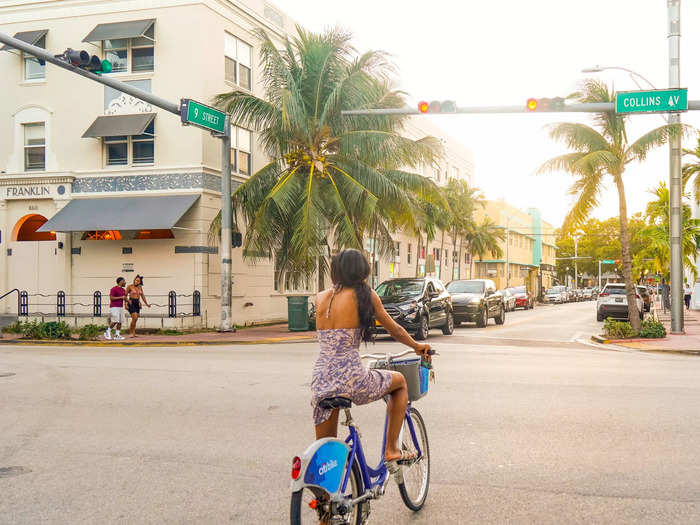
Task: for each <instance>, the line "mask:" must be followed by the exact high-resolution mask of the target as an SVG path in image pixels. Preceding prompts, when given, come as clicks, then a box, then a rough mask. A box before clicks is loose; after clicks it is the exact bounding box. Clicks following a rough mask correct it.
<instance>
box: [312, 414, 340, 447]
mask: <svg viewBox="0 0 700 525" xmlns="http://www.w3.org/2000/svg"><path fill="white" fill-rule="evenodd" d="M338 412H340V411H339V410H338V409H337V408H336V409H335V410H332V411H331V417H329V418H328V419H326V420H325V421H324V422H323V423H320V424H318V425H316V439H321V438H334V437H338Z"/></svg>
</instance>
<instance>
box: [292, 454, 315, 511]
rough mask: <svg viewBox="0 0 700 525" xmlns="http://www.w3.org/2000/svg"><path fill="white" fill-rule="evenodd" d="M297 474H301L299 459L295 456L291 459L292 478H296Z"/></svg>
mask: <svg viewBox="0 0 700 525" xmlns="http://www.w3.org/2000/svg"><path fill="white" fill-rule="evenodd" d="M299 474H301V459H299V457H298V456H297V457H295V458H294V459H293V460H292V479H297V478H298V477H299ZM314 501H315V500H314Z"/></svg>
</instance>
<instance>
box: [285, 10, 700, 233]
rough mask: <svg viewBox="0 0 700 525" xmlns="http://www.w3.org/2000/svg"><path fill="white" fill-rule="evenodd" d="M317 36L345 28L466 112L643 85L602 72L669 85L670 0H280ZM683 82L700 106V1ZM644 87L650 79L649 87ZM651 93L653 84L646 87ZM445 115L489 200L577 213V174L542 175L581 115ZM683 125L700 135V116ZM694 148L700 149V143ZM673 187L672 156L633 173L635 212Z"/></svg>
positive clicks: (684, 47) (423, 92)
mask: <svg viewBox="0 0 700 525" xmlns="http://www.w3.org/2000/svg"><path fill="white" fill-rule="evenodd" d="M277 5H278V6H279V7H280V8H281V9H283V10H284V11H285V12H286V13H287V14H288V15H290V16H292V17H293V18H295V19H296V20H297V21H298V22H299V23H301V24H302V25H304V26H305V27H307V28H308V29H311V30H314V31H321V30H323V29H324V28H326V27H329V26H334V25H340V26H342V27H344V28H347V29H349V30H351V31H352V32H353V33H354V35H355V45H356V47H357V48H358V49H360V50H361V51H364V50H367V49H381V50H384V51H387V52H389V53H391V54H392V55H393V58H394V61H395V63H396V65H397V66H398V69H399V73H400V86H399V87H400V88H402V89H403V90H405V91H407V92H408V93H409V94H410V96H411V97H412V98H411V101H414V100H415V101H418V100H421V99H425V100H434V99H438V100H443V99H454V100H456V101H457V103H458V105H460V106H477V105H518V104H523V105H524V104H525V101H526V100H527V98H529V97H536V98H539V97H555V96H566V95H568V94H570V93H571V92H573V91H575V90H576V87H577V83H578V82H580V81H581V80H582V79H583V78H586V76H589V77H590V76H598V77H600V78H601V79H603V80H605V81H606V82H608V83H609V84H613V83H614V87H615V89H617V90H620V91H626V90H635V89H639V88H638V87H637V86H636V85H635V83H634V82H633V81H632V79H631V78H630V76H629V75H628V74H627V73H625V72H622V71H607V72H603V73H598V74H597V75H591V74H588V75H585V74H583V73H581V69H582V68H585V67H591V66H593V65H596V64H600V65H602V66H624V67H626V68H629V69H632V70H634V71H637V72H639V73H640V74H642V75H644V76H645V77H646V78H648V79H649V80H650V81H651V82H652V83H653V84H654V85H655V86H656V87H657V88H665V87H667V86H668V43H667V38H666V35H667V13H666V0H614V1H612V0H587V1H586V2H571V1H562V0H531V1H525V2H524V1H522V0H482V1H481V2H476V1H474V0H467V1H464V0H432V1H430V2H426V1H420V2H418V1H415V0H403V1H400V0H355V1H354V2H352V3H348V2H340V1H337V0H336V1H329V0H277ZM681 6H682V10H681V34H682V36H681V86H682V87H687V88H688V98H689V99H690V100H697V99H700V68H699V67H698V66H697V64H698V59H700V57H698V56H697V54H696V52H695V51H694V50H697V49H700V1H697V0H682V2H681ZM639 82H640V84H642V85H643V82H642V81H641V80H640V81H639ZM643 87H644V88H646V86H645V85H643ZM429 118H433V119H434V120H435V122H436V123H437V124H438V125H439V126H441V127H443V128H444V129H445V130H447V131H448V132H449V133H450V134H451V135H452V136H453V137H454V138H456V139H457V140H459V141H461V142H462V143H463V144H464V145H465V146H467V147H468V148H469V149H471V150H472V151H473V152H474V159H475V163H476V168H475V182H476V185H477V186H479V187H480V188H481V189H482V190H483V192H484V193H485V195H486V197H487V198H489V199H497V198H501V197H502V198H505V199H506V200H507V201H508V202H509V203H511V204H513V205H515V206H518V207H520V208H527V207H538V208H540V209H541V210H542V213H543V218H544V219H545V220H547V221H549V222H551V223H553V224H554V225H555V226H559V225H560V224H561V221H562V219H563V218H564V216H565V215H566V213H567V211H568V209H569V207H570V204H571V197H570V196H568V195H567V193H566V192H567V189H568V187H569V184H570V182H571V178H570V176H568V175H566V174H550V175H535V173H534V172H535V170H536V169H537V167H538V166H539V165H540V164H541V163H542V162H543V161H545V160H547V159H548V158H550V157H553V156H555V155H558V154H561V153H564V152H565V149H564V148H565V146H563V145H560V144H556V143H553V142H552V141H551V140H550V139H549V138H548V136H547V134H546V132H545V130H544V129H543V127H544V126H545V125H546V124H547V123H550V122H558V121H562V120H567V121H573V120H582V121H585V120H586V117H585V116H581V115H576V114H571V113H569V114H539V115H533V114H527V115H522V114H516V115H446V116H439V117H429ZM683 121H684V122H686V123H688V124H691V125H693V126H698V127H700V113H698V112H688V113H685V114H684V115H683ZM663 123H664V122H663V120H662V118H661V117H660V116H658V115H638V116H633V117H631V118H630V119H629V121H628V133H629V138H630V139H631V140H634V139H636V138H637V137H638V136H640V135H641V134H643V133H644V132H645V131H648V130H650V129H652V128H654V127H656V126H659V125H661V124H663ZM686 142H687V143H686V144H684V146H686V147H693V148H694V147H695V144H696V141H695V138H691V139H689V140H687V141H686ZM667 179H668V148H667V147H663V148H661V149H659V150H658V151H655V152H654V153H652V154H651V155H650V156H649V157H648V158H647V161H646V162H645V163H644V164H643V165H641V164H633V165H629V167H628V169H627V175H626V179H625V183H626V188H627V206H628V210H629V213H630V214H631V213H634V212H637V211H643V209H644V207H645V205H646V202H647V201H648V200H649V198H650V197H649V195H648V194H647V190H649V189H650V188H651V187H653V186H656V185H657V184H658V182H659V181H661V180H667ZM616 215H618V200H617V192H616V191H615V188H614V187H613V186H612V184H609V185H608V187H607V188H606V191H605V194H604V197H603V199H602V203H601V206H600V208H599V209H598V210H597V211H596V212H595V216H596V217H598V218H607V217H611V216H616Z"/></svg>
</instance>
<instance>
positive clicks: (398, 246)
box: [394, 242, 401, 262]
mask: <svg viewBox="0 0 700 525" xmlns="http://www.w3.org/2000/svg"><path fill="white" fill-rule="evenodd" d="M394 257H395V258H396V259H397V261H396V262H399V261H400V260H401V243H400V242H395V243H394Z"/></svg>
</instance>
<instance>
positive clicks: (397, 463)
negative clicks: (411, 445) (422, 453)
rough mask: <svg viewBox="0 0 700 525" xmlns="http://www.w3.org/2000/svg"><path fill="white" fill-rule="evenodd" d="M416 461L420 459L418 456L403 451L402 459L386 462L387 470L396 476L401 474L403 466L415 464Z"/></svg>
mask: <svg viewBox="0 0 700 525" xmlns="http://www.w3.org/2000/svg"><path fill="white" fill-rule="evenodd" d="M416 459H418V456H417V455H416V453H415V452H410V451H408V450H402V451H401V457H400V458H396V459H392V460H391V461H387V462H386V468H387V469H388V470H389V473H390V474H396V473H397V472H399V470H401V465H405V464H406V463H410V462H413V461H415V460H416Z"/></svg>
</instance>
